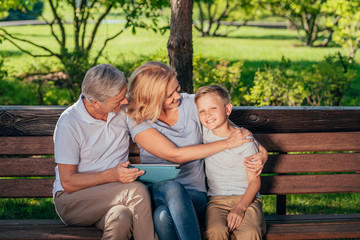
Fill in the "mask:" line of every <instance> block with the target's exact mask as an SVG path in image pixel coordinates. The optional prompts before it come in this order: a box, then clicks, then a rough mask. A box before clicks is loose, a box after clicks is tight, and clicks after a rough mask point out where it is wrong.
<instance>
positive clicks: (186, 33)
mask: <svg viewBox="0 0 360 240" xmlns="http://www.w3.org/2000/svg"><path fill="white" fill-rule="evenodd" d="M170 4H171V25H170V37H169V41H168V46H167V47H168V54H169V63H170V66H171V67H172V68H174V69H175V71H176V72H177V74H178V75H177V79H178V81H179V83H180V86H181V88H182V90H183V91H185V92H188V93H192V92H193V84H192V71H193V65H192V60H193V47H192V6H193V2H192V0H171V1H170Z"/></svg>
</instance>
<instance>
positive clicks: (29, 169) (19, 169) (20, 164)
mask: <svg viewBox="0 0 360 240" xmlns="http://www.w3.org/2000/svg"><path fill="white" fill-rule="evenodd" d="M129 161H130V162H131V163H139V162H140V157H139V156H129ZM55 166H56V165H55V160H54V158H0V169H1V171H0V177H47V176H55Z"/></svg>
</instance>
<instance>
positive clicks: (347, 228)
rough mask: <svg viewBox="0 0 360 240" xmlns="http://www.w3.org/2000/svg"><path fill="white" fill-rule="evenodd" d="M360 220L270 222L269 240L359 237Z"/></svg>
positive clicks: (267, 235)
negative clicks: (299, 222) (298, 222)
mask: <svg viewBox="0 0 360 240" xmlns="http://www.w3.org/2000/svg"><path fill="white" fill-rule="evenodd" d="M359 237H360V221H357V222H329V223H316V224H314V223H301V224H297V223H294V224H283V223H282V224H279V223H274V224H268V225H267V233H266V239H267V240H288V239H336V238H359Z"/></svg>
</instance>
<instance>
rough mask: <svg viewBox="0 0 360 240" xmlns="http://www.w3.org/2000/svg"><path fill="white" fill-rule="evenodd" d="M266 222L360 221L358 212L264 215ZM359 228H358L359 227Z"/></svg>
mask: <svg viewBox="0 0 360 240" xmlns="http://www.w3.org/2000/svg"><path fill="white" fill-rule="evenodd" d="M265 219H266V222H267V223H272V224H274V223H282V224H288V223H319V222H360V213H344V214H302V215H265ZM359 230H360V229H359Z"/></svg>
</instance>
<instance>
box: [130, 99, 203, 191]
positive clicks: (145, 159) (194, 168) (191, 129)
mask: <svg viewBox="0 0 360 240" xmlns="http://www.w3.org/2000/svg"><path fill="white" fill-rule="evenodd" d="M180 95H181V100H180V104H179V106H178V111H179V115H178V120H177V122H176V123H175V124H174V125H173V126H171V127H170V126H169V125H167V124H165V123H163V122H161V121H159V120H156V121H155V122H153V123H151V124H149V122H150V121H145V122H142V123H140V124H138V125H136V126H135V127H134V122H133V121H132V120H131V119H130V118H129V117H128V128H129V129H130V133H131V137H132V139H133V141H135V140H134V138H135V136H136V135H137V134H138V133H141V132H142V131H145V130H147V129H149V128H155V129H156V130H158V131H159V132H160V133H162V134H163V135H164V136H165V137H167V138H168V139H169V140H170V141H171V142H173V143H174V144H175V145H176V146H178V147H184V146H190V145H197V144H201V143H202V126H201V123H200V120H199V116H198V111H197V108H196V105H195V102H194V95H189V94H186V93H181V94H180ZM154 144H157V143H156V142H154ZM139 148H140V161H141V163H152V164H154V163H162V164H163V163H173V162H170V161H167V160H164V159H161V158H159V157H156V156H154V155H152V154H151V153H149V152H147V151H146V150H144V149H143V148H142V147H141V146H139ZM180 169H181V171H180V173H179V175H178V176H177V178H176V181H178V182H180V183H181V184H183V185H184V187H185V188H186V189H192V190H197V191H201V192H206V187H205V172H204V160H203V159H199V160H195V161H191V162H188V163H185V164H182V165H181V166H180Z"/></svg>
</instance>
